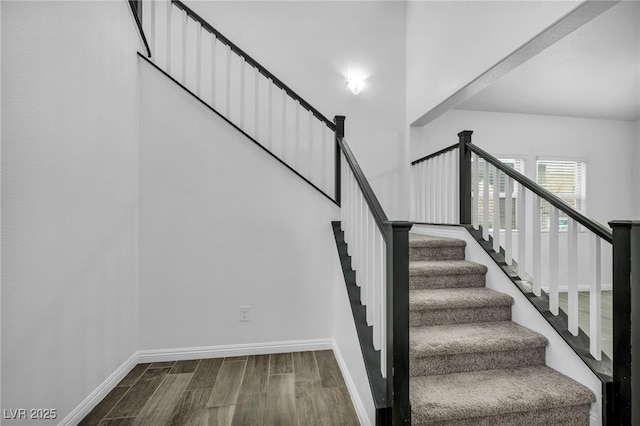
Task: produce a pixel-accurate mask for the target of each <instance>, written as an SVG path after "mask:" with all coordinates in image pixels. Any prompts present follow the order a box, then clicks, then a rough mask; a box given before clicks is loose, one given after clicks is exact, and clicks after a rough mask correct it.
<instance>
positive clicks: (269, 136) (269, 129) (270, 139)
mask: <svg viewBox="0 0 640 426" xmlns="http://www.w3.org/2000/svg"><path fill="white" fill-rule="evenodd" d="M267 84H268V85H269V108H267V110H268V114H269V117H268V119H267V147H268V148H269V150H271V147H272V146H273V81H271V80H268V81H267Z"/></svg>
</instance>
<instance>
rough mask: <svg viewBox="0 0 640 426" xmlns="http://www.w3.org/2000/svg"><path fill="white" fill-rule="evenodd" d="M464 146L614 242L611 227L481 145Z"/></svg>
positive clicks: (415, 161) (602, 236)
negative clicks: (570, 203) (588, 214)
mask: <svg viewBox="0 0 640 426" xmlns="http://www.w3.org/2000/svg"><path fill="white" fill-rule="evenodd" d="M464 146H465V147H466V148H467V149H469V150H470V151H471V152H474V153H476V154H478V155H479V156H480V157H482V158H484V159H485V160H487V161H488V162H489V163H490V164H491V165H493V166H494V167H496V168H497V169H499V170H500V171H502V172H503V173H504V174H506V175H508V176H510V177H511V178H513V179H514V180H515V181H517V182H518V183H520V184H522V185H523V186H524V187H525V188H527V189H528V190H530V191H531V192H533V193H534V194H536V195H538V196H539V197H540V198H542V199H544V200H546V201H548V202H549V203H550V204H551V205H552V206H554V207H556V208H558V209H559V210H561V211H563V212H564V213H566V214H567V216H569V217H571V218H572V219H573V220H575V221H576V222H578V223H579V224H581V225H582V226H584V227H585V228H587V229H588V230H589V231H591V232H593V233H594V234H596V235H597V236H599V237H600V238H602V239H603V240H605V241H606V242H608V243H611V242H613V234H612V232H611V230H610V229H609V228H607V227H606V226H604V225H602V224H601V223H599V222H596V221H595V220H593V219H591V218H589V217H587V216H586V215H584V214H583V213H581V212H579V211H578V210H576V209H575V208H574V207H573V206H571V205H569V204H568V203H567V202H566V201H564V200H562V199H561V198H560V197H558V196H557V195H555V194H553V193H551V192H549V191H548V190H547V189H545V188H544V187H542V186H541V185H539V184H538V183H536V182H534V181H533V180H531V179H530V178H528V177H527V176H525V175H523V174H522V173H520V172H518V171H516V170H515V169H513V168H511V167H509V166H507V165H506V164H504V163H503V162H502V161H500V160H498V159H497V158H496V157H494V156H493V155H491V154H489V153H488V152H487V151H485V150H483V149H482V148H480V147H479V146H477V145H474V144H472V143H470V142H468V143H465V144H464ZM458 147H460V144H457V143H456V144H453V145H451V146H448V147H446V148H443V149H441V150H439V151H437V152H434V153H433V154H429V155H426V156H424V157H421V158H419V159H417V160H414V161H412V162H411V165H412V166H415V165H416V164H419V163H422V162H424V161H428V160H430V159H432V158H435V157H438V156H440V155H442V154H444V153H447V152H449V151H452V150H454V149H456V148H458ZM461 217H462V216H461Z"/></svg>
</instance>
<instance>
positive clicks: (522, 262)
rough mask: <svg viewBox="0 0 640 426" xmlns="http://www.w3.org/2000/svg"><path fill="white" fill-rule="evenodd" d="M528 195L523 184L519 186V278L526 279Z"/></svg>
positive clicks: (517, 222)
mask: <svg viewBox="0 0 640 426" xmlns="http://www.w3.org/2000/svg"><path fill="white" fill-rule="evenodd" d="M526 200H527V195H526V190H525V187H524V185H523V184H519V186H518V199H517V203H518V204H517V206H516V207H517V209H518V217H517V218H516V225H517V226H518V276H519V277H520V278H521V279H523V280H524V279H525V275H526V271H527V249H526V248H527V231H526V223H527V220H526V212H527V203H526Z"/></svg>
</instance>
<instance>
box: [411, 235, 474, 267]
mask: <svg viewBox="0 0 640 426" xmlns="http://www.w3.org/2000/svg"><path fill="white" fill-rule="evenodd" d="M466 246H467V243H466V242H465V241H462V240H454V239H446V238H445V239H443V238H434V237H428V236H424V235H422V236H418V235H415V236H413V238H412V239H411V240H410V241H409V260H410V261H411V260H463V259H464V252H465V247H466Z"/></svg>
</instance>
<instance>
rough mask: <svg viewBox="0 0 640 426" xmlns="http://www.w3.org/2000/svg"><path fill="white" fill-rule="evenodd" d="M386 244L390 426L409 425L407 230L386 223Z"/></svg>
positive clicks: (405, 224)
mask: <svg viewBox="0 0 640 426" xmlns="http://www.w3.org/2000/svg"><path fill="white" fill-rule="evenodd" d="M389 225H390V226H389V231H388V232H389V237H391V238H390V239H389V240H387V244H388V246H387V247H389V245H390V246H391V248H392V249H391V250H387V256H388V257H387V265H388V266H387V274H388V277H387V397H388V398H389V400H390V402H391V404H392V409H391V415H392V424H393V425H407V426H408V425H410V424H411V404H410V403H409V230H410V229H411V226H412V224H411V223H410V222H390V224H389Z"/></svg>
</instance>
